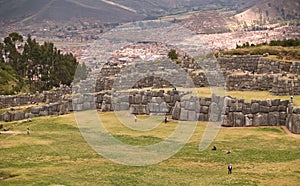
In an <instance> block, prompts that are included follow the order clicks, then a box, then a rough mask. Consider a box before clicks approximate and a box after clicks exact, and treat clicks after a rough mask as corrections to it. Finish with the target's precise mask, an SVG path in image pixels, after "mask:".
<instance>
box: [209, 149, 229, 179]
mask: <svg viewBox="0 0 300 186" xmlns="http://www.w3.org/2000/svg"><path fill="white" fill-rule="evenodd" d="M211 150H213V151H216V150H217V147H216V146H215V145H214V146H213V147H212V149H211ZM226 154H231V150H230V149H229V150H228V151H227V153H226ZM227 169H228V174H231V173H232V165H231V164H229V165H228V167H227Z"/></svg>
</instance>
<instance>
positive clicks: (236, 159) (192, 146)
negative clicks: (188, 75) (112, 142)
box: [0, 113, 300, 185]
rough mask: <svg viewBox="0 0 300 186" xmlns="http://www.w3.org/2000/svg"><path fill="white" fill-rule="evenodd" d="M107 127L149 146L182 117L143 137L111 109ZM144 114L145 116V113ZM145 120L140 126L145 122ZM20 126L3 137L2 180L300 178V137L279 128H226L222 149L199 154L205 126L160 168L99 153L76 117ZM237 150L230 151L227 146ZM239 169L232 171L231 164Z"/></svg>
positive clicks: (233, 181) (293, 181) (289, 181)
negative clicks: (124, 162)
mask: <svg viewBox="0 0 300 186" xmlns="http://www.w3.org/2000/svg"><path fill="white" fill-rule="evenodd" d="M100 117H101V118H102V121H103V122H104V123H105V126H106V128H107V130H109V131H110V132H111V133H113V134H114V135H115V136H116V137H118V138H119V139H122V140H124V142H127V143H133V144H136V145H145V144H149V142H157V141H158V140H159V139H163V138H164V137H166V136H167V135H168V134H170V133H171V132H172V131H173V130H174V128H175V127H176V123H175V122H170V123H169V124H167V125H160V126H159V127H158V128H157V129H154V130H153V131H150V132H143V133H141V134H139V133H137V132H134V131H132V130H129V129H127V128H125V127H124V126H123V125H121V124H119V122H118V121H117V119H116V118H115V117H114V116H113V114H112V113H101V114H100ZM139 119H142V118H139ZM138 124H139V123H138ZM12 125H14V127H13V129H12V130H13V131H24V132H25V131H26V128H27V127H30V129H31V134H30V135H29V136H27V135H25V134H24V135H22V134H21V135H8V134H1V135H0V141H1V143H0V147H1V148H0V154H1V156H0V162H1V163H0V177H2V178H3V177H4V178H8V177H10V178H8V179H4V180H3V179H0V185H24V184H25V185H28V184H30V185H54V184H63V185H146V184H147V185H270V184H272V183H276V184H277V185H297V183H299V182H300V171H299V163H300V146H299V143H300V138H297V137H292V136H289V135H287V134H286V133H285V132H284V131H283V130H282V129H281V128H279V127H270V128H269V127H262V128H222V129H221V130H220V132H219V134H218V136H217V138H216V139H215V141H214V145H216V146H217V147H218V150H217V151H216V152H212V151H211V150H209V149H208V150H205V151H203V152H199V151H198V150H197V149H198V145H199V141H200V138H201V135H202V133H203V131H204V130H205V125H206V124H205V123H199V124H198V127H197V129H196V131H195V133H194V135H193V136H192V138H191V139H190V141H189V143H188V144H187V145H186V146H185V147H184V148H183V149H182V150H181V151H180V152H179V153H177V154H176V155H175V156H173V157H172V158H170V159H168V160H166V161H163V162H161V163H159V164H157V165H152V166H147V167H128V166H124V165H118V164H114V163H112V162H110V161H109V160H106V159H104V158H103V157H101V156H99V155H98V154H97V153H95V152H94V151H93V150H92V149H91V148H90V147H89V146H88V144H86V142H85V141H84V140H83V138H82V136H81V135H80V133H79V131H78V128H77V126H76V122H75V120H74V116H73V115H65V116H60V117H45V118H38V119H33V121H32V122H28V123H22V124H21V123H18V122H15V123H6V124H5V127H7V126H12ZM227 149H231V150H232V154H230V155H227V154H226V150H227ZM228 163H232V164H233V174H232V175H227V164H228Z"/></svg>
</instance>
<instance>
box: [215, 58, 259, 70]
mask: <svg viewBox="0 0 300 186" xmlns="http://www.w3.org/2000/svg"><path fill="white" fill-rule="evenodd" d="M260 58H261V56H250V55H246V56H237V57H231V56H223V57H219V58H218V63H219V65H220V67H221V69H222V70H225V71H232V70H241V71H248V72H251V71H252V69H257V67H258V63H259V61H260Z"/></svg>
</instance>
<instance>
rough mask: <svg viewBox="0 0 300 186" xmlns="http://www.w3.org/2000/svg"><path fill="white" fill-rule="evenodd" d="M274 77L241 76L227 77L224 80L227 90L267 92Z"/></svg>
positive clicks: (258, 75) (259, 75)
mask: <svg viewBox="0 0 300 186" xmlns="http://www.w3.org/2000/svg"><path fill="white" fill-rule="evenodd" d="M273 79H274V75H262V74H256V75H252V74H249V73H248V74H241V75H229V76H227V79H226V88H227V90H239V91H243V90H262V91H269V90H272V87H273Z"/></svg>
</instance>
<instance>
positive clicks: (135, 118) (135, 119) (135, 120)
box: [134, 115, 137, 123]
mask: <svg viewBox="0 0 300 186" xmlns="http://www.w3.org/2000/svg"><path fill="white" fill-rule="evenodd" d="M134 122H135V123H136V122H137V117H136V115H134Z"/></svg>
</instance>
